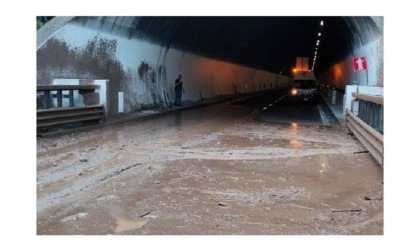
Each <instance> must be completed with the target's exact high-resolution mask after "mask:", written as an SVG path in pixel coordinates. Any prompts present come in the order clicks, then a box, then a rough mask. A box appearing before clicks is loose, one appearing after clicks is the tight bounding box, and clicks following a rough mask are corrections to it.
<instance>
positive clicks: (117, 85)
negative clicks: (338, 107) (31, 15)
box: [36, 16, 383, 118]
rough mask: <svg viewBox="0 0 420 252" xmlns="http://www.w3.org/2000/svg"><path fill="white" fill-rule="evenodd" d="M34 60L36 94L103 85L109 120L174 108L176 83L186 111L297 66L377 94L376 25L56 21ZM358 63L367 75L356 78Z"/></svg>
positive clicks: (357, 21)
mask: <svg viewBox="0 0 420 252" xmlns="http://www.w3.org/2000/svg"><path fill="white" fill-rule="evenodd" d="M321 22H322V25H321ZM318 41H319V42H318ZM36 56H37V84H38V85H40V84H43V85H51V84H54V83H69V82H68V81H70V80H73V82H74V81H76V82H77V80H85V81H89V80H90V81H91V82H92V81H95V80H106V81H107V82H108V83H109V84H108V85H109V86H108V96H107V103H108V104H109V105H108V106H109V107H108V110H107V112H108V114H109V117H110V118H112V117H116V116H118V113H119V112H124V113H131V112H136V111H141V110H145V109H151V108H159V107H169V106H171V105H172V104H173V101H174V99H175V92H174V89H173V86H174V81H175V79H176V78H177V76H178V75H179V74H182V75H183V80H184V88H185V90H186V91H187V92H186V93H185V95H184V97H183V99H184V103H185V104H186V105H194V104H199V103H201V102H202V101H203V100H211V99H217V98H218V97H220V96H229V95H235V94H239V93H252V92H258V91H261V90H267V89H270V88H273V87H284V86H287V85H288V83H289V77H290V75H291V70H292V69H293V67H294V65H295V59H296V57H308V58H309V66H310V67H311V68H313V71H314V73H315V75H316V76H317V79H318V82H319V83H322V84H326V85H329V86H331V87H336V88H337V89H344V88H345V86H346V85H349V84H352V83H354V82H357V83H358V85H367V86H379V87H382V86H383V77H382V76H383V19H382V17H275V16H274V17H215V16H213V17H212V16H210V17H205V16H201V17H194V16H190V17H55V18H53V19H52V20H51V21H49V22H48V23H47V25H46V26H44V27H42V28H41V29H40V30H39V31H38V32H37V53H36ZM355 56H365V57H366V60H367V61H368V63H369V68H368V70H367V71H366V72H365V73H359V72H354V71H353V68H352V59H353V57H355ZM315 59H316V61H315ZM66 81H67V82H66ZM70 83H71V81H70ZM119 95H120V96H119ZM119 100H120V101H119ZM119 106H120V108H119Z"/></svg>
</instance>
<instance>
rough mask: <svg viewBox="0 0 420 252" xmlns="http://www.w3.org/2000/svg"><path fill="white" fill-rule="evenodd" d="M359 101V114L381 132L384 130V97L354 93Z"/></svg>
mask: <svg viewBox="0 0 420 252" xmlns="http://www.w3.org/2000/svg"><path fill="white" fill-rule="evenodd" d="M352 96H353V97H354V98H356V99H357V100H358V101H359V109H358V113H357V116H358V117H359V118H360V119H362V121H364V122H365V123H367V124H369V125H370V126H371V127H372V128H374V129H375V130H377V131H378V132H380V133H383V132H384V106H383V104H384V99H383V97H381V96H374V95H365V94H359V93H353V94H352Z"/></svg>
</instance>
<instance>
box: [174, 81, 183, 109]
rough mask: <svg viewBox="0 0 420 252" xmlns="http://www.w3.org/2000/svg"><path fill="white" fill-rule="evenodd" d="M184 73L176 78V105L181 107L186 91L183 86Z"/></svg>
mask: <svg viewBox="0 0 420 252" xmlns="http://www.w3.org/2000/svg"><path fill="white" fill-rule="evenodd" d="M181 79H182V75H179V76H178V78H177V79H176V80H175V106H178V107H181V97H182V93H185V91H184V88H183V87H182V81H181Z"/></svg>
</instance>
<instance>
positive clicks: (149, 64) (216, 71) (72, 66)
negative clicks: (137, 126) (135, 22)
mask: <svg viewBox="0 0 420 252" xmlns="http://www.w3.org/2000/svg"><path fill="white" fill-rule="evenodd" d="M67 19H68V18H67ZM79 21H80V20H79ZM79 21H77V22H76V21H74V19H70V21H69V22H67V23H66V24H64V25H63V26H62V27H61V28H60V29H56V30H55V31H54V33H53V34H52V35H51V36H49V37H48V39H45V41H44V42H39V41H38V42H39V43H37V44H38V45H39V48H38V50H37V84H52V83H53V82H54V79H57V78H64V79H101V80H102V79H106V80H109V115H110V116H111V117H113V116H117V115H118V92H124V112H126V113H129V112H133V111H138V110H142V109H149V108H155V107H168V106H170V105H171V104H172V103H173V101H174V96H175V94H174V81H175V79H176V78H177V76H178V74H182V75H183V81H184V89H185V91H186V92H185V95H184V96H183V100H184V104H194V103H200V102H201V96H200V92H201V95H202V96H203V98H205V99H210V98H214V97H219V96H220V95H232V94H234V93H235V87H236V92H256V91H260V90H264V89H269V88H271V87H275V86H276V85H277V86H281V85H286V84H287V77H286V76H280V75H278V74H274V73H270V72H267V71H263V70H258V69H254V68H250V67H246V66H242V65H239V64H234V63H229V62H225V61H222V60H216V59H211V58H206V57H203V56H198V55H195V54H192V53H189V52H187V51H181V50H178V49H175V48H172V47H171V45H170V42H169V43H168V44H158V43H154V42H152V41H150V40H148V39H142V37H141V36H130V34H129V33H128V32H127V31H129V30H127V29H128V28H127V29H124V28H121V27H131V26H132V24H131V23H130V22H132V20H131V21H130V19H129V18H128V19H127V18H126V19H123V20H122V21H123V22H120V23H119V24H120V28H119V29H115V30H113V29H112V27H109V26H100V25H99V24H98V21H95V22H94V23H91V22H87V23H83V22H82V23H81V22H79Z"/></svg>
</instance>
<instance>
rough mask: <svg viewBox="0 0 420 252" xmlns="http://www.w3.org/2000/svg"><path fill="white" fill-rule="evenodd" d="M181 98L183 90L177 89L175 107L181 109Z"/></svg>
mask: <svg viewBox="0 0 420 252" xmlns="http://www.w3.org/2000/svg"><path fill="white" fill-rule="evenodd" d="M181 96H182V89H180V88H176V89H175V106H179V107H181Z"/></svg>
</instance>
